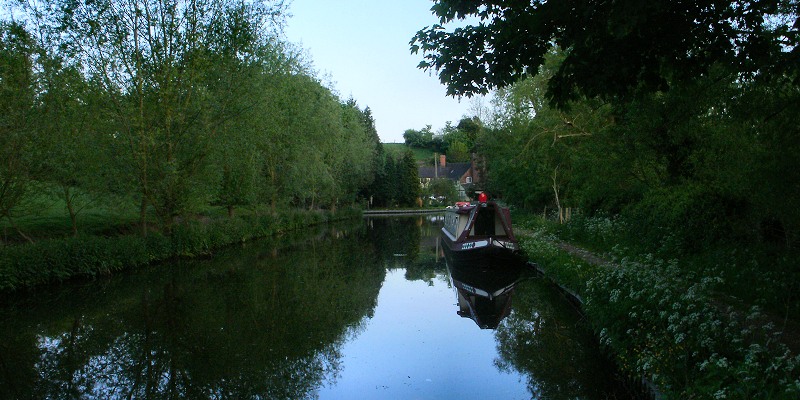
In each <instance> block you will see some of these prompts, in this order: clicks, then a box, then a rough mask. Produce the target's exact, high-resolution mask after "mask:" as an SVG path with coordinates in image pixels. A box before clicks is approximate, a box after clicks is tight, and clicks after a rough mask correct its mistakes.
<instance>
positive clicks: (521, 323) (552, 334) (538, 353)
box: [495, 279, 631, 399]
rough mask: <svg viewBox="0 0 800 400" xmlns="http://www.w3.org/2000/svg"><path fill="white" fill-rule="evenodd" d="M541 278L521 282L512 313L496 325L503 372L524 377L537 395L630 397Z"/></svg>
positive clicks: (576, 319) (570, 312) (585, 331)
mask: <svg viewBox="0 0 800 400" xmlns="http://www.w3.org/2000/svg"><path fill="white" fill-rule="evenodd" d="M559 296H560V295H559V294H558V293H557V292H556V291H555V290H554V289H553V288H552V287H550V286H549V285H548V284H547V283H545V282H544V281H543V280H541V279H526V280H523V281H521V282H520V283H519V284H518V285H517V287H516V292H515V297H516V301H515V303H514V310H513V312H512V313H511V314H510V315H509V316H508V318H506V319H505V320H504V321H503V323H502V324H501V325H500V326H499V327H498V329H497V331H496V333H495V335H496V338H497V341H498V350H499V353H500V359H499V360H496V364H497V366H498V368H500V369H501V370H502V371H506V372H510V371H517V372H519V373H521V374H524V375H526V376H527V378H528V383H527V384H528V389H529V390H530V392H531V394H532V396H533V398H537V399H576V398H581V399H609V398H631V395H630V394H629V393H627V392H625V391H624V390H623V389H622V386H621V385H620V384H619V381H618V379H617V377H616V376H615V375H614V372H613V369H609V368H608V365H609V362H608V361H607V360H606V359H605V358H604V357H603V356H602V355H601V354H599V353H598V350H597V344H596V343H595V340H594V337H593V336H592V334H591V332H590V331H589V330H588V328H587V327H585V326H583V325H582V322H581V321H580V320H579V315H578V314H577V312H576V311H575V310H574V309H571V308H570V307H569V306H568V305H567V304H568V303H566V302H564V301H563V299H558V298H557V297H559Z"/></svg>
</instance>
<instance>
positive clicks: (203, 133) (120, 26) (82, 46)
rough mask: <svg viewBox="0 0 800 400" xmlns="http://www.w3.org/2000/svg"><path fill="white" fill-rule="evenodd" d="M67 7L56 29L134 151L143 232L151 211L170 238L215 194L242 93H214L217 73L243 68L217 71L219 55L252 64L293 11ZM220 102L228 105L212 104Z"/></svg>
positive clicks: (106, 4)
mask: <svg viewBox="0 0 800 400" xmlns="http://www.w3.org/2000/svg"><path fill="white" fill-rule="evenodd" d="M58 5H59V7H58V8H57V12H56V13H55V14H54V15H52V16H51V17H52V19H51V20H50V24H51V26H53V27H59V29H60V34H59V35H58V37H59V38H61V39H62V40H63V43H62V45H63V46H64V47H66V48H68V49H69V50H70V51H72V52H73V54H75V57H76V58H77V59H78V60H79V61H80V62H81V64H82V65H85V66H86V68H87V74H88V75H89V76H91V77H92V78H93V79H96V80H97V81H98V82H101V83H102V85H103V90H104V92H105V94H106V95H107V97H108V99H109V100H110V104H109V106H110V108H111V110H113V112H114V113H115V114H116V115H115V117H116V120H117V123H118V124H119V128H118V129H119V135H118V136H119V138H120V140H124V141H126V142H127V143H128V154H127V160H128V163H130V164H131V165H134V166H135V168H134V169H133V172H134V176H133V177H132V178H134V180H135V181H136V182H137V185H138V192H139V193H138V194H139V199H140V201H139V203H140V225H141V230H142V233H143V234H146V233H147V215H148V212H147V211H148V208H149V207H152V208H153V210H154V211H155V212H156V214H157V215H158V216H159V219H160V220H161V222H162V224H164V225H165V226H166V227H167V229H169V226H170V225H171V224H172V222H173V219H174V218H175V217H177V216H178V215H179V214H181V213H184V212H187V211H191V210H194V209H197V207H198V206H199V205H200V204H206V203H207V202H208V201H209V200H210V196H211V195H213V191H212V190H209V188H208V182H209V176H208V173H209V169H208V160H209V155H210V153H211V146H212V143H213V142H212V139H213V138H214V137H215V135H216V134H217V133H219V132H218V130H217V129H216V128H217V127H218V126H219V123H220V121H219V120H214V119H213V118H214V117H219V116H222V117H223V118H224V117H226V116H228V115H227V114H226V113H225V111H227V110H228V109H227V108H226V107H225V106H226V105H227V104H228V103H230V102H231V101H232V99H235V98H236V95H237V93H236V90H235V89H236V88H238V87H240V86H239V85H228V86H227V89H228V90H224V91H219V90H217V91H215V90H214V88H213V87H208V86H206V85H205V84H207V83H208V82H209V80H207V79H206V78H207V77H208V76H209V71H210V70H213V69H214V68H218V67H221V66H232V67H236V66H237V64H231V63H223V64H221V65H219V64H215V63H214V61H215V60H216V59H217V58H214V57H209V55H210V54H222V55H223V58H224V56H225V55H226V54H230V55H233V56H234V57H236V58H238V59H241V60H247V59H249V58H250V57H251V56H252V54H253V53H252V51H253V47H252V46H251V44H253V43H255V42H257V41H258V40H260V39H262V38H263V37H264V35H265V32H263V30H264V29H267V28H269V27H271V26H274V25H273V24H271V23H269V22H270V20H272V21H274V20H275V18H276V17H277V16H279V15H281V14H282V7H283V5H282V4H280V3H279V2H276V3H275V4H272V3H270V2H268V1H255V2H248V3H239V2H233V1H226V0H215V1H210V2H201V3H197V2H191V3H188V2H183V1H178V0H171V1H166V2H154V3H148V2H145V3H142V2H133V3H124V4H122V3H117V2H113V1H109V0H101V1H96V2H74V1H71V0H63V1H61V2H60V3H59V4H58ZM265 27H266V28H265ZM229 72H233V71H229ZM232 75H235V74H232ZM217 76H226V75H225V74H224V73H223V74H218V75H217ZM212 95H216V96H227V97H223V98H219V97H218V98H215V99H213V101H211V100H212V99H211V96H212ZM220 110H222V111H220Z"/></svg>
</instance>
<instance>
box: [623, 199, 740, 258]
mask: <svg viewBox="0 0 800 400" xmlns="http://www.w3.org/2000/svg"><path fill="white" fill-rule="evenodd" d="M748 209H749V206H748V204H747V203H746V202H745V201H742V200H737V199H735V198H732V197H729V196H725V195H724V194H721V193H719V192H718V191H716V190H715V189H714V188H711V187H705V186H702V185H699V184H694V185H682V186H674V187H670V188H662V189H656V190H652V191H650V192H649V193H647V194H646V195H645V196H644V198H643V199H642V201H640V202H638V203H636V204H635V205H633V206H631V207H629V208H627V209H626V210H625V211H624V212H623V214H622V216H623V219H624V220H626V221H628V224H627V225H628V226H629V233H630V237H631V239H634V238H635V240H632V241H638V242H641V243H642V245H643V246H645V249H650V250H651V251H659V252H661V253H664V254H667V253H678V254H686V253H693V252H697V251H699V250H702V249H703V248H705V247H707V246H708V244H710V243H720V242H723V241H730V240H733V239H736V238H739V237H741V236H742V235H746V234H747V227H746V226H741V225H737V224H741V223H742V222H741V221H746V220H747V218H746V215H747V213H748ZM737 221H738V222H737Z"/></svg>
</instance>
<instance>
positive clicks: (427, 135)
mask: <svg viewBox="0 0 800 400" xmlns="http://www.w3.org/2000/svg"><path fill="white" fill-rule="evenodd" d="M403 140H404V141H405V144H406V145H407V146H410V147H417V148H425V147H430V145H431V143H432V142H433V131H432V130H431V126H430V125H427V126H425V127H424V128H422V129H420V130H416V129H406V131H405V132H403Z"/></svg>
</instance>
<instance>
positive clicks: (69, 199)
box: [63, 185, 78, 236]
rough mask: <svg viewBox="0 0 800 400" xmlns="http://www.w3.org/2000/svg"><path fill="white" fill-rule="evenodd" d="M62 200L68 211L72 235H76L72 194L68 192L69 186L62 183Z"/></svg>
mask: <svg viewBox="0 0 800 400" xmlns="http://www.w3.org/2000/svg"><path fill="white" fill-rule="evenodd" d="M63 188H64V202H65V203H66V204H67V211H69V221H70V223H71V224H72V236H78V216H77V215H76V214H75V206H74V205H73V204H72V196H70V193H69V186H67V185H64V186H63Z"/></svg>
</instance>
